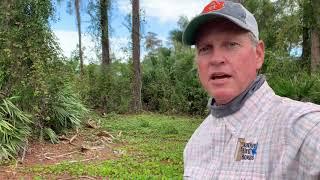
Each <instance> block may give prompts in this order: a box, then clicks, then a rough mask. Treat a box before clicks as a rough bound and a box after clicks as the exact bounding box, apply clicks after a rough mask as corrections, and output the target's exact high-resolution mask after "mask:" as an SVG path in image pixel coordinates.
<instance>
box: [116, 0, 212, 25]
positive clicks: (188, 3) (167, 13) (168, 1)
mask: <svg viewBox="0 0 320 180" xmlns="http://www.w3.org/2000/svg"><path fill="white" fill-rule="evenodd" d="M209 2H210V0H141V5H140V6H141V8H142V9H143V10H144V11H145V13H146V16H152V17H156V18H159V20H160V21H161V22H168V21H170V22H177V21H178V19H179V16H181V15H186V16H187V17H188V18H192V17H194V16H196V15H197V14H199V13H200V12H201V10H202V8H203V7H204V6H205V5H206V4H207V3H209ZM118 5H119V9H120V10H121V11H122V12H124V13H129V12H131V4H130V0H119V1H118Z"/></svg>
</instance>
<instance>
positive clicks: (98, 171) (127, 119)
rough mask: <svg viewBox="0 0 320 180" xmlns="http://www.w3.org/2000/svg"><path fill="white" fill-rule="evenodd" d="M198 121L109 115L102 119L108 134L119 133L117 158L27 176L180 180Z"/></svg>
mask: <svg viewBox="0 0 320 180" xmlns="http://www.w3.org/2000/svg"><path fill="white" fill-rule="evenodd" d="M200 123H201V119H200V118H196V119H195V118H187V117H176V116H165V115H156V114H143V115H109V116H108V117H106V118H103V119H101V125H102V127H103V128H104V129H105V130H106V131H108V132H111V133H114V134H118V133H119V132H122V135H121V138H120V139H119V140H118V141H119V142H118V143H119V144H121V145H119V146H118V147H117V148H116V149H115V150H116V151H118V152H121V153H120V154H121V155H120V156H119V157H118V158H115V159H112V160H107V161H104V162H98V163H93V164H92V163H90V164H88V163H85V162H83V163H76V164H75V163H72V164H68V163H63V164H59V165H50V166H45V167H43V166H37V167H33V168H31V169H28V171H29V172H30V173H36V174H38V173H41V174H51V175H53V174H55V175H59V174H68V175H70V176H73V177H80V176H90V177H108V178H111V179H182V174H183V158H182V153H183V149H184V146H185V144H186V142H187V140H188V139H189V138H190V136H191V135H192V133H193V131H194V130H195V129H196V128H197V126H198V125H199V124H200Z"/></svg>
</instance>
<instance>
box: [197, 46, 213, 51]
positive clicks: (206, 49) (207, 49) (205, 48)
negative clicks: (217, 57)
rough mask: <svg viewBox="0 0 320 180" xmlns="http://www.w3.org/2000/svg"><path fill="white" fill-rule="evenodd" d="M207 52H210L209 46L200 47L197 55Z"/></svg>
mask: <svg viewBox="0 0 320 180" xmlns="http://www.w3.org/2000/svg"><path fill="white" fill-rule="evenodd" d="M209 50H210V47H209V46H205V47H201V48H199V50H198V53H206V52H208V51H209Z"/></svg>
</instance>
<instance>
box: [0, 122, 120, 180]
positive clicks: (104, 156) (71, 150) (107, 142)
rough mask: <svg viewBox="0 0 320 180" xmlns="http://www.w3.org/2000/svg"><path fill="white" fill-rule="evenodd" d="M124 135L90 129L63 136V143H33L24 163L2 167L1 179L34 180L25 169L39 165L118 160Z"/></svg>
mask: <svg viewBox="0 0 320 180" xmlns="http://www.w3.org/2000/svg"><path fill="white" fill-rule="evenodd" d="M120 136H121V132H119V133H118V134H111V133H108V132H106V131H103V130H100V129H92V128H91V129H89V128H87V129H82V130H81V131H80V132H78V133H72V134H71V133H70V134H67V135H65V136H61V137H60V143H59V144H51V143H49V142H43V143H40V142H38V141H31V142H30V143H29V146H28V150H27V151H26V153H25V157H24V159H23V161H21V162H17V163H16V164H15V165H10V166H1V167H0V179H21V178H22V179H32V177H33V176H34V175H33V174H30V173H26V172H23V171H22V170H23V169H26V168H29V167H33V166H36V165H40V166H44V165H53V164H60V163H76V162H86V163H96V162H102V161H105V160H108V159H115V158H117V157H118V156H119V152H117V151H116V150H114V148H116V147H119V146H122V144H121V143H120V142H119V139H120V138H121V137H120ZM44 177H45V178H48V179H72V177H70V176H69V175H67V174H65V175H61V176H58V177H57V176H55V177H51V176H48V177H46V176H44ZM77 179H93V178H91V177H86V176H83V177H77ZM94 179H96V178H94ZM97 179H100V178H97Z"/></svg>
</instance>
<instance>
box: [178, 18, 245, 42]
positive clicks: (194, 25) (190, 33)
mask: <svg viewBox="0 0 320 180" xmlns="http://www.w3.org/2000/svg"><path fill="white" fill-rule="evenodd" d="M217 18H224V19H227V20H229V21H231V22H233V23H235V24H236V25H238V26H240V27H241V28H243V29H246V30H248V31H250V29H249V27H248V26H247V25H246V24H245V23H244V22H242V21H240V20H239V19H236V18H234V17H232V16H228V15H225V14H220V13H219V12H214V13H207V14H201V15H199V16H197V17H195V18H193V19H192V20H191V21H190V22H189V24H188V25H187V27H186V29H185V30H184V32H183V35H182V42H183V43H184V44H185V45H195V43H196V42H195V40H196V34H197V33H196V32H197V31H198V28H199V27H200V26H201V25H203V24H205V23H206V22H209V21H212V20H214V19H217Z"/></svg>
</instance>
